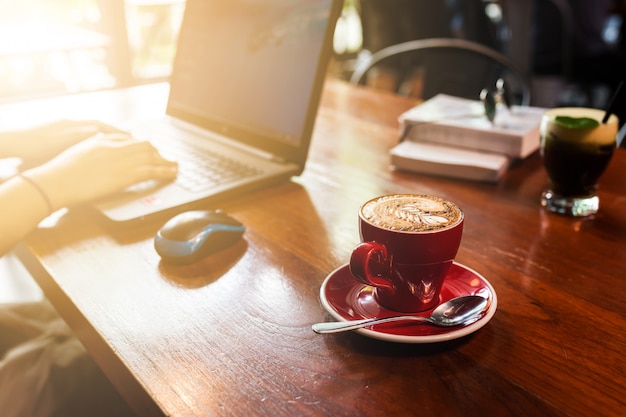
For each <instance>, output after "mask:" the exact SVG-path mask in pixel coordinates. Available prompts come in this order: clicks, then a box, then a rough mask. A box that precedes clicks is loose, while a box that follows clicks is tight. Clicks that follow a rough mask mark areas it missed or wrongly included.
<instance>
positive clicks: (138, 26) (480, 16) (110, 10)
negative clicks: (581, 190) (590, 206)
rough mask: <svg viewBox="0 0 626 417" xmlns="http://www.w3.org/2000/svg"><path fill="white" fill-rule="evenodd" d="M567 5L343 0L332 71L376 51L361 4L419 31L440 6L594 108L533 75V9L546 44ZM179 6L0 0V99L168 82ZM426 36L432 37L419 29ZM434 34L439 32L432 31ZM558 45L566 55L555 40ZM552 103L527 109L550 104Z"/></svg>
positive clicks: (464, 27) (609, 25)
mask: <svg viewBox="0 0 626 417" xmlns="http://www.w3.org/2000/svg"><path fill="white" fill-rule="evenodd" d="M568 1H569V0H427V1H422V0H415V1H413V2H408V3H407V2H406V1H404V2H403V1H402V0H346V1H345V6H344V11H343V14H342V16H341V18H340V20H339V22H338V24H337V30H336V34H335V42H334V46H335V56H334V60H333V61H332V63H331V66H330V69H329V71H330V73H331V75H332V76H336V77H340V78H343V79H348V78H349V76H350V74H351V72H352V71H353V68H354V65H355V63H357V61H358V59H359V57H362V56H363V55H364V54H367V53H371V52H374V51H372V50H367V49H368V48H369V49H372V48H371V47H370V45H368V44H367V43H368V42H367V41H368V40H370V43H371V39H372V38H373V36H377V34H376V31H377V30H378V31H380V30H381V28H380V27H371V25H370V26H367V25H364V24H363V23H364V21H365V20H366V19H364V18H368V16H367V15H366V9H365V8H364V7H363V6H366V3H369V4H375V3H378V5H379V8H380V5H384V7H386V8H387V9H390V10H399V11H400V12H404V13H403V14H404V15H407V16H409V17H410V18H411V19H414V23H411V24H413V26H414V27H416V28H419V27H420V25H424V24H425V23H424V22H427V23H428V22H432V21H433V20H434V21H437V19H438V18H439V17H440V16H439V17H438V16H431V14H434V13H435V11H436V10H440V9H444V8H445V9H446V10H445V13H446V17H445V19H446V20H445V21H444V23H443V24H442V25H440V26H442V27H441V28H442V29H445V31H446V32H447V33H448V34H447V35H446V36H450V37H458V38H463V39H469V40H472V41H476V42H479V43H482V44H484V45H487V46H489V47H491V48H493V49H495V50H498V51H499V52H501V53H504V54H505V55H507V56H508V57H510V58H511V59H513V60H514V61H515V62H516V63H517V64H518V65H519V66H520V67H521V68H522V69H523V70H524V71H526V72H527V73H528V74H529V76H530V77H534V76H535V75H537V77H534V78H536V81H537V83H538V84H537V85H538V86H539V87H538V88H535V90H536V91H538V92H539V93H543V94H544V95H546V96H548V97H552V98H555V97H557V96H558V97H559V100H560V101H569V102H572V103H574V104H584V101H585V100H587V101H588V102H589V101H593V100H595V102H596V103H597V105H601V103H602V101H603V100H605V99H606V96H607V94H608V92H607V91H606V89H605V90H602V89H601V88H600V89H598V88H597V87H598V86H597V85H596V83H591V84H590V83H586V84H585V85H583V86H582V87H581V88H577V87H573V88H570V87H571V85H570V84H572V83H570V81H572V80H571V77H570V75H569V74H567V73H566V72H567V71H568V70H567V68H565V67H564V66H560V67H558V68H557V69H556V71H554V72H555V73H554V74H546V73H545V71H544V73H541V74H535V73H534V72H533V71H534V68H533V64H534V63H533V61H532V60H533V51H534V50H533V48H534V45H533V33H534V31H535V28H534V22H535V16H534V13H535V12H534V9H536V5H537V4H544V6H547V7H551V8H553V9H555V10H556V11H558V14H557V15H556V16H557V17H556V18H550V19H551V20H550V22H551V23H550V27H552V28H554V30H559V31H560V32H561V34H557V35H554V36H550V38H555V39H552V40H555V41H557V42H562V41H563V40H562V39H561V38H563V39H564V37H565V30H566V29H567V28H568V24H570V23H571V22H568V20H567V19H568V13H565V14H564V13H563V10H562V9H563V8H564V7H565V8H567V7H568V4H567V3H568ZM608 1H611V4H612V5H613V6H614V5H617V4H621V3H623V1H622V0H605V1H601V2H599V3H596V0H589V2H590V3H592V4H593V5H594V7H595V4H598V6H597V7H601V6H600V5H601V4H605V3H606V2H608ZM406 4H410V8H411V10H408V8H409V6H406ZM435 5H436V6H437V7H435ZM613 6H612V7H613ZM184 7H185V0H19V1H16V0H0V102H1V101H5V100H7V99H8V100H15V99H21V98H30V97H33V96H40V95H50V94H61V93H75V92H83V91H94V90H100V89H107V88H115V87H126V86H132V85H138V84H143V83H148V82H156V81H163V80H167V78H168V76H169V74H170V72H171V64H172V58H173V56H174V54H175V49H176V38H177V34H178V28H179V26H180V22H181V18H182V13H183V10H184ZM403 7H404V8H406V10H404V9H402V8H403ZM370 9H371V6H370ZM607 16H608V17H607V19H606V22H605V29H604V32H603V37H604V40H605V41H606V42H607V44H609V45H618V44H619V43H620V39H621V22H622V11H621V10H614V11H613V12H612V13H610V14H608V15H607ZM369 18H370V19H369V20H370V22H371V20H372V19H371V16H369ZM557 28H563V30H561V29H557ZM384 30H385V29H384V28H383V29H382V31H383V32H384ZM423 36H424V37H428V36H429V35H428V33H426V32H425V34H424V35H423ZM431 36H432V35H431ZM436 36H440V32H439V31H438V33H437V35H436ZM557 38H558V39H557ZM545 39H546V38H545V37H544V38H543V39H542V42H541V44H542V45H543V44H545V42H544V40H545ZM563 42H566V41H563ZM563 45H565V43H563ZM555 47H556V48H559V49H563V48H562V47H561V45H560V44H558V45H556V46H555ZM561 67H563V68H565V69H563V70H562V69H561ZM546 76H549V77H546ZM555 80H557V81H558V80H560V83H559V82H554V81H555ZM600 81H601V80H600ZM557 88H558V90H557ZM585 89H586V90H585ZM583 90H585V91H583ZM566 94H569V96H567V97H566ZM576 94H578V97H577V96H576ZM582 94H586V96H585V97H583V96H582ZM592 94H595V95H596V96H597V97H595V96H594V97H592ZM537 97H538V99H540V98H541V96H540V95H537ZM576 100H578V101H576ZM556 101H557V100H556V99H555V100H554V103H552V102H541V100H539V102H535V103H533V104H537V105H541V106H546V107H547V106H550V105H552V104H557V103H556ZM559 104H560V103H559Z"/></svg>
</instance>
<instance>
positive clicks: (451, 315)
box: [311, 295, 487, 333]
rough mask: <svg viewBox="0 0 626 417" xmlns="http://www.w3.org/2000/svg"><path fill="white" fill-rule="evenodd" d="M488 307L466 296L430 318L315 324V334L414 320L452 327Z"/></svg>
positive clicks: (479, 299)
mask: <svg viewBox="0 0 626 417" xmlns="http://www.w3.org/2000/svg"><path fill="white" fill-rule="evenodd" d="M486 306H487V299H486V298H484V297H481V296H479V295H466V296H463V297H457V298H453V299H451V300H448V301H446V302H445V303H442V304H440V305H439V306H437V308H435V309H434V310H433V312H432V313H431V315H430V317H422V316H392V317H382V318H376V317H375V318H371V319H362V320H351V321H332V322H326V323H315V324H314V325H313V326H311V327H312V328H313V331H314V332H315V333H338V332H344V331H347V330H354V329H360V328H361V327H367V326H372V325H374V324H380V323H387V322H390V321H400V320H412V321H420V322H427V323H431V324H434V325H436V326H443V327H450V326H456V325H459V324H463V323H465V322H468V321H470V320H472V319H475V318H476V316H478V314H480V313H481V312H482V311H483V310H484V309H485V307H486Z"/></svg>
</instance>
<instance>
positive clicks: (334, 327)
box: [311, 316, 431, 333]
mask: <svg viewBox="0 0 626 417" xmlns="http://www.w3.org/2000/svg"><path fill="white" fill-rule="evenodd" d="M400 320H413V321H421V322H430V321H431V320H430V318H429V317H421V316H394V317H384V318H376V317H374V318H371V319H362V320H351V321H329V322H325V323H315V324H314V325H313V326H311V328H312V329H313V331H314V332H315V333H338V332H345V331H347V330H354V329H360V328H361V327H367V326H371V325H373V324H380V323H388V322H390V321H400Z"/></svg>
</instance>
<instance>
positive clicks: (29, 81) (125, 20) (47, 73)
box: [0, 0, 185, 99]
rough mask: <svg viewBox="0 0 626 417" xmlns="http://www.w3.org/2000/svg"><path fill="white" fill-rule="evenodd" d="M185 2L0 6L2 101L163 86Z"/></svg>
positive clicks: (56, 0) (59, 1) (0, 1)
mask: <svg viewBox="0 0 626 417" xmlns="http://www.w3.org/2000/svg"><path fill="white" fill-rule="evenodd" d="M184 5H185V2H184V0H152V1H150V0H125V1H124V0H20V1H14V0H0V99H6V98H14V97H23V96H32V95H39V94H58V93H67V92H80V91H90V90H98V89H105V88H112V87H118V86H127V85H133V84H137V83H143V82H150V81H154V80H161V79H165V78H167V77H168V76H169V73H170V71H171V60H172V57H173V55H174V52H175V42H176V36H177V33H178V27H179V26H180V19H181V17H182V12H183V10H184Z"/></svg>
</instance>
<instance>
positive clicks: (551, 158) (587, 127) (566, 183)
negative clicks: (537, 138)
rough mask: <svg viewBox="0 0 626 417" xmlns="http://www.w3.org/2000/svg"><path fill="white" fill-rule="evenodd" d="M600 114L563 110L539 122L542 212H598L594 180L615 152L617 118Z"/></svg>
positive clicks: (588, 111) (578, 213)
mask: <svg viewBox="0 0 626 417" xmlns="http://www.w3.org/2000/svg"><path fill="white" fill-rule="evenodd" d="M603 118H604V111H602V110H599V109H591V108H581V107H563V108H555V109H550V110H548V111H546V113H545V114H544V116H543V118H542V121H541V130H540V132H541V156H542V157H543V162H544V166H545V168H546V171H547V173H548V186H547V188H546V189H545V190H544V192H543V193H542V195H541V205H542V206H544V207H545V208H546V209H548V210H550V211H552V212H556V213H560V214H565V215H569V216H589V215H591V214H595V213H597V211H598V207H599V204H600V200H599V198H598V195H597V188H598V179H599V178H600V176H601V175H602V173H603V172H604V170H605V169H606V167H607V165H608V164H609V161H610V160H611V156H612V155H613V152H614V151H615V147H616V138H617V131H618V119H617V116H615V115H613V114H612V115H610V117H608V119H607V120H606V122H603Z"/></svg>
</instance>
